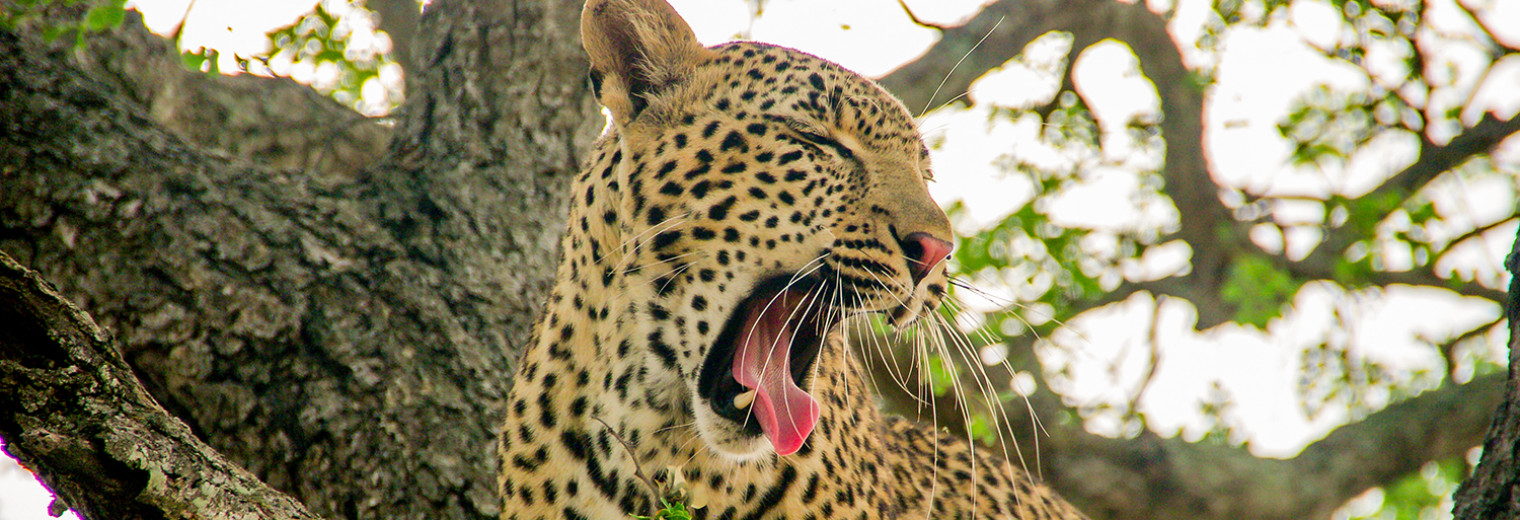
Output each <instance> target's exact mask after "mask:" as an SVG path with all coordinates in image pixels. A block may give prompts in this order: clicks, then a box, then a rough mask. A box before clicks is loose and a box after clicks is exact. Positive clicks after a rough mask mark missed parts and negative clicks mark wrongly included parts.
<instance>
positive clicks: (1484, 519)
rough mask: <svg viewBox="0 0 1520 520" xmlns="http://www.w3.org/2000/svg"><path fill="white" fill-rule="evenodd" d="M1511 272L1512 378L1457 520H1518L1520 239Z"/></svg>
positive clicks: (1461, 492) (1459, 496) (1465, 486)
mask: <svg viewBox="0 0 1520 520" xmlns="http://www.w3.org/2000/svg"><path fill="white" fill-rule="evenodd" d="M1504 267H1505V268H1506V269H1508V270H1509V274H1510V280H1509V301H1508V302H1507V303H1505V305H1504V316H1505V317H1506V318H1508V319H1509V379H1508V384H1506V385H1505V387H1504V400H1503V401H1502V402H1500V403H1499V409H1498V411H1497V412H1495V413H1494V417H1493V423H1492V424H1490V425H1489V427H1488V437H1487V438H1486V439H1485V440H1484V441H1483V458H1482V459H1480V460H1479V461H1478V467H1477V468H1476V469H1474V470H1473V474H1472V476H1470V477H1468V478H1467V480H1466V481H1465V482H1463V483H1462V486H1461V487H1459V488H1457V493H1456V496H1455V497H1454V500H1455V501H1456V504H1455V506H1454V507H1453V509H1452V514H1453V516H1454V517H1455V519H1456V520H1490V519H1495V518H1520V334H1517V332H1520V324H1517V323H1520V322H1517V320H1520V235H1517V236H1516V237H1515V243H1514V245H1513V246H1511V247H1510V252H1509V257H1508V258H1506V259H1505V261H1504Z"/></svg>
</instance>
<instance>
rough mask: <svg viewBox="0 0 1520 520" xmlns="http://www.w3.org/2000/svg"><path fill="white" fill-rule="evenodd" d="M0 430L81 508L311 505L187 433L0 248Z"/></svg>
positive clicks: (249, 511)
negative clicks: (0, 391)
mask: <svg viewBox="0 0 1520 520" xmlns="http://www.w3.org/2000/svg"><path fill="white" fill-rule="evenodd" d="M0 323H5V324H6V326H5V327H4V328H3V329H0V387H3V388H6V389H7V390H6V391H5V392H3V393H0V437H4V438H5V439H6V450H7V452H9V453H10V455H11V456H13V457H16V458H17V459H18V460H20V461H21V463H22V464H24V465H26V466H27V467H29V468H31V469H32V470H33V471H35V472H37V473H38V475H39V476H40V477H41V478H42V479H43V480H44V481H45V482H46V483H47V484H48V487H50V488H52V489H53V491H54V493H56V494H57V495H58V499H59V500H61V501H62V502H64V503H66V504H68V506H67V507H70V508H73V509H74V510H75V511H77V512H78V513H80V514H81V515H82V516H83V517H85V518H122V519H136V518H143V519H150V518H186V517H193V518H289V519H315V518H317V516H315V515H313V514H311V512H309V511H307V510H306V508H305V507H304V506H302V505H301V504H300V503H298V502H296V501H295V500H293V499H291V498H290V497H289V496H286V495H285V494H283V493H280V492H278V491H275V490H273V489H270V488H269V486H266V485H264V483H263V482H260V481H259V480H258V479H257V478H255V477H254V476H253V475H251V474H249V473H248V472H247V471H245V470H243V468H240V467H238V466H237V465H236V464H233V463H232V462H230V461H228V460H226V459H225V458H223V457H222V456H221V455H220V454H218V453H217V452H216V451H215V450H214V449H212V448H211V447H210V446H207V445H206V444H205V443H202V442H201V441H200V440H199V439H196V437H195V435H194V434H192V433H191V431H190V428H188V427H186V426H185V424H184V423H182V422H180V421H179V420H178V419H175V418H174V417H172V416H170V415H169V413H168V412H166V411H165V410H164V409H163V408H161V407H159V406H158V403H156V402H154V400H153V398H152V397H149V396H148V394H147V392H146V391H145V390H144V389H143V388H142V385H140V384H139V383H138V382H137V378H135V377H133V375H132V371H131V369H130V368H128V367H127V364H126V362H125V361H123V360H122V358H121V355H120V354H118V353H117V351H116V346H115V344H114V342H112V341H111V338H110V335H109V334H107V333H106V332H105V331H104V330H102V329H101V328H100V327H97V326H96V325H95V323H94V321H92V320H91V319H90V317H89V316H86V315H85V314H84V313H83V312H81V311H80V310H79V309H78V308H77V307H75V306H74V305H73V304H71V303H69V302H68V300H65V299H64V298H63V296H62V295H60V294H58V292H57V291H56V290H55V289H53V288H52V287H51V286H50V285H48V284H47V282H44V281H43V280H42V278H41V277H39V276H37V273H35V272H32V271H30V270H28V269H26V268H24V267H22V266H21V264H18V263H16V261H15V260H14V259H12V258H11V257H10V256H8V255H6V254H5V253H3V252H0Z"/></svg>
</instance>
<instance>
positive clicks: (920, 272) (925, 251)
mask: <svg viewBox="0 0 1520 520" xmlns="http://www.w3.org/2000/svg"><path fill="white" fill-rule="evenodd" d="M898 242H899V243H901V244H902V248H903V254H904V255H906V256H907V257H908V274H909V275H911V276H912V277H913V286H914V287H917V286H918V282H921V281H923V279H924V277H925V276H928V275H929V272H930V271H933V270H934V267H935V266H937V265H939V263H940V262H943V261H944V260H945V258H946V257H949V256H950V251H952V250H954V249H955V244H952V243H950V242H948V241H945V240H941V239H939V238H936V237H935V236H934V235H930V234H928V233H925V232H922V231H919V232H916V233H909V234H908V236H906V237H903V238H901V239H899V240H898Z"/></svg>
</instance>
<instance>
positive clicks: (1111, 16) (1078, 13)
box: [881, 0, 1248, 329]
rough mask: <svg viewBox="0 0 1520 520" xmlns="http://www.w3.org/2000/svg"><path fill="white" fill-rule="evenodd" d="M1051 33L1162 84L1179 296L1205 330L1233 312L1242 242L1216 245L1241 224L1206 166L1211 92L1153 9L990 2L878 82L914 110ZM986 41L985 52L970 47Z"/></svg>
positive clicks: (957, 90) (959, 89)
mask: <svg viewBox="0 0 1520 520" xmlns="http://www.w3.org/2000/svg"><path fill="white" fill-rule="evenodd" d="M999 20H1002V22H1003V23H1002V24H1001V25H999V24H998V23H997V22H998V21H999ZM993 27H997V29H996V30H993ZM1050 31H1065V32H1069V33H1071V34H1072V36H1073V42H1072V49H1073V50H1072V55H1073V56H1075V55H1077V54H1079V53H1080V52H1081V50H1082V49H1085V48H1087V47H1089V46H1091V45H1093V44H1095V43H1097V42H1099V41H1102V40H1104V39H1108V38H1114V39H1118V40H1120V41H1123V42H1125V43H1126V44H1128V45H1129V47H1130V49H1132V50H1133V51H1134V52H1135V55H1136V57H1137V58H1139V61H1140V68H1141V71H1142V72H1143V73H1144V74H1145V76H1146V77H1148V78H1151V80H1152V82H1153V83H1154V84H1155V85H1156V92H1157V94H1158V95H1159V96H1160V98H1161V109H1162V112H1163V113H1164V114H1165V115H1166V117H1164V118H1163V119H1162V122H1161V131H1162V135H1163V136H1164V137H1165V139H1166V165H1165V167H1164V169H1163V170H1162V176H1163V178H1164V179H1165V180H1166V187H1165V192H1166V194H1167V196H1168V197H1170V198H1171V199H1172V202H1173V203H1174V204H1176V206H1177V210H1178V212H1179V213H1180V214H1181V215H1182V220H1181V223H1180V224H1181V227H1180V229H1179V231H1178V233H1177V238H1180V239H1182V240H1183V241H1185V242H1187V243H1188V244H1189V245H1190V246H1191V247H1192V250H1193V258H1192V269H1191V270H1190V271H1189V272H1188V274H1187V275H1186V281H1185V283H1182V284H1178V285H1177V286H1176V287H1175V288H1176V292H1175V294H1173V295H1174V296H1178V297H1180V298H1183V299H1186V300H1188V301H1190V302H1193V304H1194V306H1195V307H1196V308H1197V309H1198V327H1199V328H1200V329H1203V328H1208V327H1212V326H1214V325H1217V324H1220V323H1224V322H1226V321H1229V319H1230V318H1231V317H1232V316H1233V315H1234V306H1233V305H1231V304H1229V303H1228V302H1225V301H1224V299H1223V298H1221V297H1220V296H1219V287H1220V286H1221V285H1222V283H1223V281H1224V277H1225V275H1226V271H1227V267H1228V266H1229V263H1230V260H1231V258H1232V255H1233V254H1234V252H1235V251H1236V250H1238V249H1239V246H1240V244H1233V245H1231V244H1226V245H1224V246H1223V247H1221V245H1220V244H1218V241H1219V236H1220V234H1219V230H1220V229H1221V226H1224V227H1230V228H1233V227H1235V226H1237V223H1236V222H1235V220H1234V219H1233V217H1231V215H1230V212H1229V210H1228V209H1227V208H1225V207H1224V204H1223V203H1222V202H1221V201H1220V200H1219V188H1218V185H1216V184H1215V183H1214V180H1213V177H1212V176H1211V175H1210V174H1209V170H1208V164H1207V162H1206V161H1205V157H1206V155H1205V154H1204V151H1203V102H1204V95H1203V94H1204V93H1203V91H1202V90H1201V89H1199V88H1197V87H1195V86H1193V85H1192V84H1191V82H1189V81H1186V78H1187V77H1188V74H1189V71H1188V69H1187V67H1186V65H1185V64H1184V63H1183V62H1182V54H1181V52H1180V51H1179V50H1178V49H1177V45H1176V43H1175V42H1174V41H1172V38H1171V35H1170V33H1168V32H1167V30H1166V20H1165V19H1163V18H1162V17H1161V16H1159V15H1156V14H1155V13H1152V12H1150V11H1149V10H1147V9H1146V6H1145V4H1144V3H1143V2H1137V3H1125V2H1116V1H1113V0H1080V1H1075V2H1073V1H1057V0H1032V1H1015V0H1003V1H1000V2H997V3H994V4H991V5H988V6H987V7H986V8H984V9H983V10H982V12H981V13H979V14H977V15H976V16H975V17H973V18H972V19H971V21H970V22H968V23H967V24H966V25H964V26H961V27H957V28H953V29H947V30H945V31H944V32H943V34H942V35H941V39H940V41H939V42H938V43H936V44H935V45H934V46H933V47H931V48H930V49H929V51H928V52H927V53H925V54H924V56H922V57H920V58H919V59H917V60H914V61H913V62H911V63H908V64H906V65H904V66H902V67H901V68H899V69H897V70H895V71H893V72H892V73H890V74H888V75H887V76H886V77H883V78H881V84H882V85H883V86H885V87H887V89H888V90H890V91H892V92H893V93H894V94H897V95H898V96H899V97H901V98H902V99H903V101H904V102H905V103H906V104H907V105H908V106H909V107H910V108H911V109H915V110H916V109H918V108H919V107H923V106H928V105H929V104H930V103H932V102H933V100H931V99H930V98H931V96H933V97H934V99H961V97H960V96H961V94H963V93H965V92H966V90H967V89H968V88H970V86H971V83H972V81H974V80H975V79H976V78H978V77H980V76H981V75H982V74H984V73H985V72H986V71H987V70H990V69H992V68H995V67H999V66H1001V65H1002V64H1003V63H1004V62H1005V61H1007V60H1008V58H1010V57H1012V56H1013V55H1015V54H1016V53H1018V52H1019V50H1020V49H1022V48H1023V47H1024V45H1027V44H1028V43H1029V42H1030V41H1033V40H1034V39H1035V38H1037V37H1039V36H1040V35H1041V34H1044V33H1046V32H1050ZM984 35H985V36H986V40H985V41H984V42H983V43H982V45H981V47H979V48H976V49H975V50H973V49H972V46H973V45H975V43H976V42H977V41H979V40H981V39H982V37H983V36H984ZM962 56H964V57H965V61H964V62H963V63H961V65H960V66H959V68H957V69H956V70H955V71H954V72H946V71H945V67H946V65H945V64H947V63H955V62H956V61H957V60H959V59H961V57H962ZM947 75H948V76H947ZM942 77H944V78H945V86H944V87H943V88H941V89H940V91H939V94H938V95H937V96H936V95H934V94H932V93H933V89H934V86H936V85H938V84H939V81H940V79H941V78H942ZM931 80H932V81H931ZM1236 235H1238V237H1239V238H1238V239H1237V240H1242V241H1244V240H1248V239H1246V238H1245V234H1244V233H1238V234H1236Z"/></svg>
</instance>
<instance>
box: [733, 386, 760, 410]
mask: <svg viewBox="0 0 1520 520" xmlns="http://www.w3.org/2000/svg"><path fill="white" fill-rule="evenodd" d="M754 402H755V391H754V390H750V391H748V392H745V393H742V394H739V395H736V396H734V408H738V409H740V410H743V409H745V408H749V405H750V404H751V403H754Z"/></svg>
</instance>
